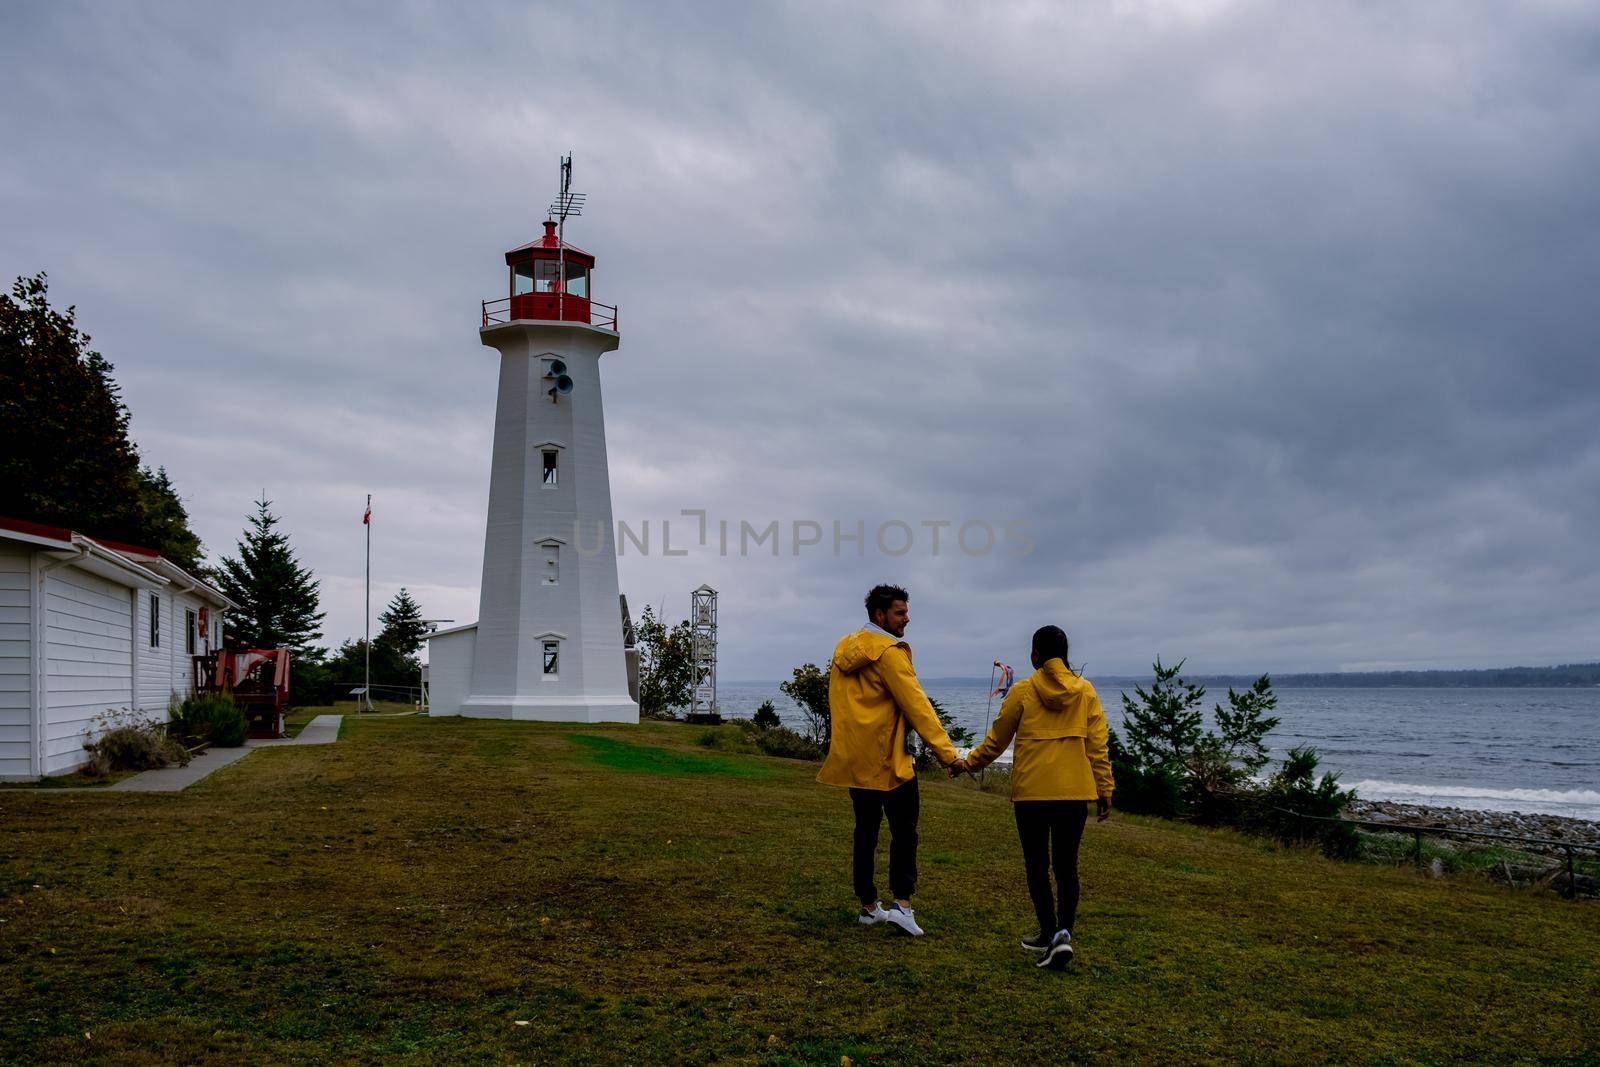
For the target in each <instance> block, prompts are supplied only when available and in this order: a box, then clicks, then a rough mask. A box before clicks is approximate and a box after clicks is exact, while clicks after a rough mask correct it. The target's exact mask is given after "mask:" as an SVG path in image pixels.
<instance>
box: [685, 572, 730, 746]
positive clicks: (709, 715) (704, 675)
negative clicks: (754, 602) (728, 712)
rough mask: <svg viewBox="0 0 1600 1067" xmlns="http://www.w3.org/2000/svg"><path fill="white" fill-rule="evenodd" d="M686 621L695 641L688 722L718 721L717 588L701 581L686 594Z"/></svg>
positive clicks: (719, 712)
mask: <svg viewBox="0 0 1600 1067" xmlns="http://www.w3.org/2000/svg"><path fill="white" fill-rule="evenodd" d="M689 625H690V631H691V635H692V638H693V641H694V693H693V700H692V702H691V703H690V705H689V720H690V721H691V722H720V721H721V719H722V712H721V709H720V708H719V707H718V706H717V591H716V590H715V589H713V588H711V587H710V586H709V585H702V586H701V587H700V588H698V589H696V590H695V591H694V592H692V593H690V594H689Z"/></svg>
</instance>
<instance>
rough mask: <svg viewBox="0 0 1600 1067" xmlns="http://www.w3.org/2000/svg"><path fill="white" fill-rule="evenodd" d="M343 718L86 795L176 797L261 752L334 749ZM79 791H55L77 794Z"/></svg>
mask: <svg viewBox="0 0 1600 1067" xmlns="http://www.w3.org/2000/svg"><path fill="white" fill-rule="evenodd" d="M343 718H344V716H342V715H318V716H317V717H316V718H315V719H312V720H311V721H310V722H308V723H306V725H305V728H304V729H303V730H301V731H300V734H299V736H298V737H289V738H283V739H281V740H273V741H267V740H255V739H252V740H249V741H246V742H245V743H244V745H243V746H242V747H240V748H208V749H206V750H205V751H204V752H202V753H200V755H198V756H196V757H195V758H194V759H192V760H190V761H189V766H187V767H162V768H161V769H160V770H155V771H140V772H139V773H138V774H135V775H133V776H132V777H129V778H124V779H123V780H122V781H120V782H118V783H116V784H115V785H108V786H102V787H99V788H94V787H89V789H86V790H84V791H85V792H88V791H91V790H92V791H93V792H96V793H108V792H109V793H176V792H177V791H178V790H180V789H187V788H188V787H189V786H191V785H194V783H196V782H198V781H199V780H200V779H202V778H205V777H207V776H209V775H212V774H215V773H216V772H217V771H220V770H222V768H224V767H226V766H228V765H229V764H232V763H238V762H239V761H240V760H242V759H244V758H245V757H246V756H248V755H250V753H252V752H254V751H256V750H257V749H262V748H284V747H286V746H288V745H331V744H332V743H333V742H335V741H337V740H339V724H340V722H341V720H343ZM77 791H78V790H56V792H77Z"/></svg>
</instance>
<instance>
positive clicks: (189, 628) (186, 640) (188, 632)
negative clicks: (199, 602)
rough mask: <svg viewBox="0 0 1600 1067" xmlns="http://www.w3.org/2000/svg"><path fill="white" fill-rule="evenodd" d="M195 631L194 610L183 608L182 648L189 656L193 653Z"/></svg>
mask: <svg viewBox="0 0 1600 1067" xmlns="http://www.w3.org/2000/svg"><path fill="white" fill-rule="evenodd" d="M195 633H196V627H195V616H194V612H192V611H189V610H187V609H185V610H184V613H183V650H184V652H186V653H187V654H188V655H191V656H192V655H194V645H195Z"/></svg>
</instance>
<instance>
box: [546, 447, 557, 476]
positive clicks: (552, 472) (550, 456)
mask: <svg viewBox="0 0 1600 1067" xmlns="http://www.w3.org/2000/svg"><path fill="white" fill-rule="evenodd" d="M559 455H560V453H559V452H557V451H556V450H555V449H553V448H547V449H545V450H544V484H545V485H557V484H559V478H560V475H559V473H558V472H557V470H556V457H557V456H559Z"/></svg>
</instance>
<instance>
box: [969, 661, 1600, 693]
mask: <svg viewBox="0 0 1600 1067" xmlns="http://www.w3.org/2000/svg"><path fill="white" fill-rule="evenodd" d="M979 680H980V681H981V680H982V679H979ZM1145 680H1146V679H1134V678H1101V679H1096V682H1097V684H1122V683H1126V684H1133V683H1134V682H1143V681H1145ZM1194 681H1195V682H1196V683H1199V684H1201V685H1207V686H1211V687H1213V688H1219V687H1224V686H1240V685H1246V686H1247V685H1250V684H1251V682H1252V681H1253V679H1252V678H1249V677H1247V676H1244V675H1233V674H1218V675H1207V676H1204V677H1196V678H1195V679H1194ZM1273 684H1274V685H1276V686H1277V687H1278V688H1279V689H1386V688H1410V689H1518V688H1532V689H1539V688H1560V687H1563V686H1593V685H1600V663H1567V664H1563V665H1561V666H1559V667H1493V668H1489V669H1486V670H1455V671H1338V672H1333V671H1329V672H1327V673H1323V674H1280V675H1278V676H1276V677H1275V678H1274V679H1273Z"/></svg>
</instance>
